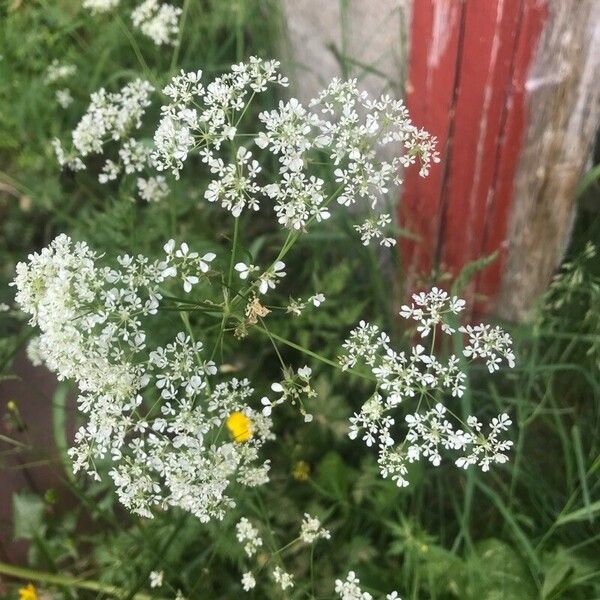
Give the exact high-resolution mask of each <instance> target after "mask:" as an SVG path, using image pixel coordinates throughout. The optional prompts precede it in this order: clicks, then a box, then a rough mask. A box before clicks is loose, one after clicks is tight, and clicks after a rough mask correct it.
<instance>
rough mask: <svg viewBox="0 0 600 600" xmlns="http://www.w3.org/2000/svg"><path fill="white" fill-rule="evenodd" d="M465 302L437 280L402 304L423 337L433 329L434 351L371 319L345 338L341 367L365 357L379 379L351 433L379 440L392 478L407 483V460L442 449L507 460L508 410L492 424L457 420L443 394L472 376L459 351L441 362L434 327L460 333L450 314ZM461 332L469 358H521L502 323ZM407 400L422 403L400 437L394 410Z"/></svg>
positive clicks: (383, 466) (457, 390)
mask: <svg viewBox="0 0 600 600" xmlns="http://www.w3.org/2000/svg"><path fill="white" fill-rule="evenodd" d="M464 307H465V302H464V300H461V299H460V298H457V297H456V296H450V295H448V293H447V292H445V291H444V290H441V289H438V288H433V289H432V290H431V291H430V292H428V293H424V292H421V293H419V294H414V295H413V302H412V304H411V305H410V306H403V307H402V309H401V311H400V315H401V316H403V317H404V318H406V319H413V320H415V321H416V322H417V331H418V333H419V334H420V336H421V338H422V339H423V338H426V337H428V336H431V337H432V341H431V347H430V350H429V351H427V350H426V349H425V348H424V347H423V346H422V345H421V344H416V345H415V346H414V347H413V348H412V350H411V352H410V353H406V352H397V351H396V350H394V349H393V348H392V347H391V346H390V338H389V336H388V335H387V334H386V333H385V332H382V331H380V329H379V327H377V326H375V325H370V324H368V323H365V322H364V321H361V322H360V324H359V326H358V327H357V328H356V329H354V330H353V331H352V332H351V333H350V337H349V338H348V339H347V340H346V342H345V343H344V346H343V347H344V350H345V354H344V356H342V358H341V359H340V360H341V365H342V368H343V369H349V368H352V367H354V366H356V365H357V364H362V365H365V366H367V367H368V368H369V370H370V372H371V375H372V376H373V378H374V379H375V381H376V385H377V389H376V391H375V392H374V393H373V395H372V396H371V397H370V398H369V399H368V400H367V401H366V402H365V403H364V404H363V406H362V408H361V410H360V412H358V413H355V414H354V416H353V417H351V418H350V431H349V436H350V438H352V439H355V438H357V437H358V436H359V435H361V437H362V439H363V441H364V442H365V443H366V445H367V446H373V445H377V447H378V449H379V461H378V462H379V466H380V470H381V474H382V476H383V477H389V478H391V479H392V481H395V482H396V483H397V485H398V486H400V487H404V486H406V485H408V480H407V479H406V474H407V471H408V470H407V463H411V462H415V461H418V460H421V459H427V460H428V461H429V462H430V463H431V464H433V465H434V466H438V465H439V464H440V463H441V460H442V452H443V451H454V452H457V453H459V457H458V458H457V459H456V460H455V463H456V465H457V466H459V467H463V468H467V467H468V466H470V465H478V466H479V467H481V469H482V470H484V471H487V470H488V469H489V467H490V465H492V464H494V463H504V462H506V461H507V460H508V457H507V455H506V452H507V451H508V450H509V449H510V447H511V446H512V442H511V441H506V440H502V439H501V434H502V433H504V432H505V431H506V430H507V429H508V427H509V426H510V425H511V421H510V419H509V417H508V415H506V414H501V415H499V416H498V417H495V418H494V419H492V421H491V422H490V424H489V425H488V427H487V432H486V431H485V430H484V429H485V428H484V427H483V425H482V424H481V423H480V422H479V421H478V420H477V419H476V418H475V417H473V416H470V417H468V419H467V422H466V423H462V422H460V421H459V422H458V425H457V424H455V423H453V422H452V421H453V420H454V421H456V420H457V419H456V418H455V417H453V416H452V411H449V410H448V409H447V408H446V406H444V404H442V403H441V402H440V401H439V398H440V397H441V396H443V395H450V396H452V397H460V396H462V395H463V393H464V390H465V382H466V379H467V376H466V374H465V373H464V372H463V371H462V370H461V367H460V360H459V358H458V357H457V356H455V355H451V356H450V357H449V358H448V359H447V361H445V362H442V361H440V360H438V358H436V356H435V355H434V354H433V352H434V349H435V333H436V332H437V331H438V330H439V331H441V332H442V333H443V334H446V335H452V334H454V333H456V328H455V327H454V326H452V325H451V324H450V323H449V318H450V317H454V318H455V317H456V315H458V314H459V313H460V312H461V311H462V310H463V309H464ZM460 332H461V333H462V332H464V333H466V334H467V335H468V338H469V341H468V344H467V345H466V347H465V348H464V351H463V354H464V356H465V357H466V358H467V359H476V358H483V359H484V360H485V361H486V364H487V366H488V369H489V370H490V372H492V371H495V370H497V369H498V368H499V366H500V363H501V362H502V361H505V362H506V363H507V364H508V366H509V367H513V366H514V359H515V357H514V354H513V352H512V349H511V344H512V341H511V339H510V336H509V335H508V334H506V333H505V332H504V331H502V330H501V329H500V328H499V327H495V328H490V327H489V326H488V325H477V326H475V327H471V326H467V327H464V328H463V327H461V328H460ZM407 400H412V401H413V402H415V403H416V406H417V411H416V412H414V413H409V414H407V415H406V416H405V419H404V422H405V429H404V434H403V439H402V441H401V442H399V443H397V441H396V439H395V436H397V433H396V431H398V430H400V428H399V427H398V425H397V422H396V417H395V416H394V415H395V413H396V411H397V409H398V407H399V405H400V404H402V403H405V402H406V401H407Z"/></svg>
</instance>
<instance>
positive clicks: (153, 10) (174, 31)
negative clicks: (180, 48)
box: [131, 0, 181, 46]
mask: <svg viewBox="0 0 600 600" xmlns="http://www.w3.org/2000/svg"><path fill="white" fill-rule="evenodd" d="M180 16H181V8H179V7H177V6H171V5H170V4H166V3H159V1H158V0H144V2H142V3H141V4H140V5H138V6H137V7H136V8H135V9H134V10H133V12H132V13H131V20H132V21H133V26H134V27H136V28H137V29H139V30H140V31H141V32H142V33H143V34H144V35H146V36H147V37H149V38H150V39H151V40H152V41H153V42H154V43H155V44H156V45H157V46H163V45H167V46H168V45H174V44H175V43H176V41H177V35H178V34H179V17H180Z"/></svg>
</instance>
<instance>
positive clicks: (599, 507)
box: [556, 500, 600, 527]
mask: <svg viewBox="0 0 600 600" xmlns="http://www.w3.org/2000/svg"><path fill="white" fill-rule="evenodd" d="M598 512H600V500H597V501H596V502H592V503H591V504H588V505H587V506H584V507H583V508H579V509H577V510H574V511H573V512H570V513H567V514H566V515H561V516H559V517H558V519H556V526H557V527H558V526H559V525H565V524H566V523H572V522H573V521H589V519H590V517H593V516H594V515H595V514H596V513H598Z"/></svg>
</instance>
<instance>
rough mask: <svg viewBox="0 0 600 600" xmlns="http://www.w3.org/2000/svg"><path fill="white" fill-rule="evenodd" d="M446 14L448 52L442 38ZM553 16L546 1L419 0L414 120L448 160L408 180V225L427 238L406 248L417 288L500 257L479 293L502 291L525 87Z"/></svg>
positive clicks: (412, 72) (413, 56) (404, 213)
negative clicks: (424, 280) (437, 275)
mask: <svg viewBox="0 0 600 600" xmlns="http://www.w3.org/2000/svg"><path fill="white" fill-rule="evenodd" d="M440 11H443V12H444V13H445V14H444V17H445V18H444V21H445V29H444V32H443V35H444V36H445V41H444V43H443V44H440V43H439V40H436V39H434V33H435V31H434V30H435V25H434V24H435V23H436V17H437V19H438V21H439V16H440ZM546 17H547V6H546V0H486V1H485V2H480V1H477V0H459V1H457V0H415V1H414V4H413V16H412V24H411V52H410V65H409V84H410V85H409V86H407V89H408V90H409V93H408V95H407V105H408V108H409V110H410V112H411V116H412V119H413V121H414V122H415V123H416V124H417V125H418V126H420V127H424V128H425V129H427V130H429V131H431V132H432V133H433V134H435V135H437V136H438V139H439V148H440V151H441V153H442V159H443V160H442V164H441V165H439V166H438V167H437V168H435V169H433V170H432V173H431V175H430V176H429V177H428V178H426V179H421V178H419V176H418V174H416V173H415V172H414V171H409V172H407V177H406V181H405V186H404V193H403V197H402V202H401V207H400V221H401V224H402V226H403V227H405V228H408V229H410V230H412V231H413V232H415V233H417V234H418V235H419V236H420V238H421V241H420V242H416V243H415V242H414V241H411V240H407V239H404V240H402V242H401V244H400V246H401V250H402V253H403V260H404V264H405V266H406V273H407V283H408V286H409V287H413V286H414V285H415V284H416V283H418V279H419V276H427V275H428V274H429V273H430V272H431V270H432V269H434V268H441V269H442V270H444V271H447V272H450V273H451V274H452V275H456V274H457V273H458V272H459V271H460V269H461V268H462V267H463V266H464V265H465V264H467V263H469V262H471V261H473V260H476V259H478V258H480V257H481V256H483V255H488V254H491V253H492V252H494V251H495V250H499V251H500V257H499V260H497V261H496V262H495V263H494V264H493V266H491V267H489V268H488V269H486V271H485V272H482V273H481V274H480V276H479V277H478V279H477V282H476V286H475V287H476V289H474V290H473V291H475V292H478V293H479V294H485V295H486V296H488V297H490V298H493V297H494V295H495V294H496V293H497V291H498V289H499V285H500V279H501V275H502V267H503V264H504V254H505V249H504V247H505V237H506V233H507V222H508V219H509V214H510V207H511V203H512V184H513V179H514V174H515V169H516V165H517V161H518V157H519V154H520V149H521V144H522V142H523V132H524V130H525V126H526V120H527V119H526V94H525V82H526V77H527V73H528V71H529V67H530V64H531V62H532V59H533V55H534V51H535V47H536V45H537V41H538V39H539V36H540V34H541V32H542V29H543V24H544V22H545V19H546ZM437 35H440V32H439V31H437ZM433 52H436V53H437V54H436V56H435V60H432V53H433Z"/></svg>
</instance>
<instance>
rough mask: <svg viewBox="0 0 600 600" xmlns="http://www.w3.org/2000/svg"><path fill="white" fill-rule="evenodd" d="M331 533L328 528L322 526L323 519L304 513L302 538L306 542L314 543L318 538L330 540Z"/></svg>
mask: <svg viewBox="0 0 600 600" xmlns="http://www.w3.org/2000/svg"><path fill="white" fill-rule="evenodd" d="M330 538H331V534H330V533H329V530H328V529H324V528H322V527H321V521H319V519H317V518H316V517H311V516H310V515H309V514H308V513H304V519H303V520H302V525H301V526H300V539H301V540H302V541H303V542H305V543H306V544H312V543H313V542H314V541H316V540H318V539H324V540H328V539H330Z"/></svg>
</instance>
